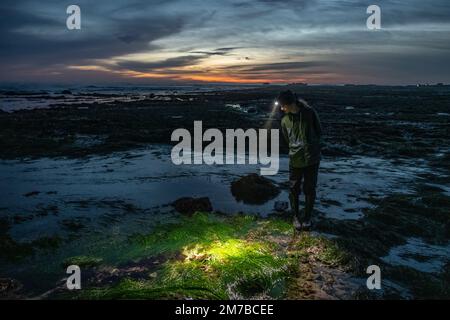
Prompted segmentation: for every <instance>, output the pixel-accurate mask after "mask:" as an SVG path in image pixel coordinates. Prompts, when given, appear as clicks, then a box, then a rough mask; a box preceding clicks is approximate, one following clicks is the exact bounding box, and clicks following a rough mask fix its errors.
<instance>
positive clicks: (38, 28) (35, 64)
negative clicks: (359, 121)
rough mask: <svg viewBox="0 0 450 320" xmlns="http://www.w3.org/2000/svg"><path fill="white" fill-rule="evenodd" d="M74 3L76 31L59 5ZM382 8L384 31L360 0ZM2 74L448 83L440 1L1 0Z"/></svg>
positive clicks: (449, 37) (448, 15) (90, 80)
mask: <svg viewBox="0 0 450 320" xmlns="http://www.w3.org/2000/svg"><path fill="white" fill-rule="evenodd" d="M70 4H77V5H79V6H80V8H81V30H68V29H67V28H66V18H67V16H68V15H67V14H66V8H67V6H68V5H70ZM371 4H377V5H379V6H380V7H381V11H382V14H381V17H382V30H376V31H374V30H368V29H367V27H366V19H367V17H368V16H369V15H368V14H367V13H366V9H367V7H368V6H369V5H371ZM0 12H1V19H0V29H1V45H0V58H1V59H0V64H1V69H2V72H1V74H0V82H3V83H9V82H40V83H82V84H94V83H136V84H184V83H195V82H221V83H222V82H234V83H262V82H271V83H286V82H308V83H330V84H339V83H357V84H366V83H375V84H412V83H418V82H421V83H426V82H429V83H435V82H445V83H450V63H449V60H450V59H449V58H450V1H448V0H431V1H423V0H406V1H400V0H398V1H393V0H392V1H378V2H376V1H373V0H370V1H357V0H347V1H345V0H344V1H339V0H336V1H334V0H329V1H321V0H298V1H295V0H283V1H276V0H231V1H226V0H201V1H200V0H161V1H156V0H155V1H151V0H134V1H133V0H128V1H124V0H120V1H113V0H110V1H103V0H100V1H84V0H83V1H82V0H73V1H70V2H69V1H56V0H41V1H35V0H29V1H21V0H14V1H10V0H2V1H1V2H0Z"/></svg>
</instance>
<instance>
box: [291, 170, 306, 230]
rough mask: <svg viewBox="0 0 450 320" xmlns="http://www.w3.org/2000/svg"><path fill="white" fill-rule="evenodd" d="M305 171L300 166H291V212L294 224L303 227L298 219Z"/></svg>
mask: <svg viewBox="0 0 450 320" xmlns="http://www.w3.org/2000/svg"><path fill="white" fill-rule="evenodd" d="M302 177H303V171H302V169H299V168H292V167H290V168H289V201H290V204H291V212H292V215H293V218H294V226H295V227H296V228H299V227H301V226H300V224H299V222H298V219H299V218H300V217H299V214H300V211H299V196H300V191H301V185H302Z"/></svg>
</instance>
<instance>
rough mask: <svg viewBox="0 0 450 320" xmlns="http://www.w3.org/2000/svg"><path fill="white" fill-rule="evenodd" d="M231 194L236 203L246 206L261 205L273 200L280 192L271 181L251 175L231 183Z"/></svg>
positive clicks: (254, 174)
mask: <svg viewBox="0 0 450 320" xmlns="http://www.w3.org/2000/svg"><path fill="white" fill-rule="evenodd" d="M231 193H232V195H233V197H234V198H235V199H236V200H237V201H242V202H244V203H248V204H263V203H265V202H267V201H269V200H271V199H273V198H275V197H276V196H277V195H278V194H279V193H280V190H279V189H278V187H277V186H276V185H275V184H274V183H273V182H272V181H271V180H269V179H267V178H265V177H262V176H260V175H257V174H256V173H252V174H249V175H247V176H245V177H242V178H239V179H238V180H236V181H233V182H232V183H231Z"/></svg>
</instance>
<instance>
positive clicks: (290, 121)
mask: <svg viewBox="0 0 450 320" xmlns="http://www.w3.org/2000/svg"><path fill="white" fill-rule="evenodd" d="M281 131H282V132H283V136H284V138H285V139H286V142H287V143H288V144H289V160H290V161H289V162H290V163H289V165H290V166H291V167H293V168H304V167H307V166H310V165H313V164H317V163H318V162H320V144H321V136H322V129H321V126H320V121H319V116H318V115H317V113H316V111H315V110H314V109H313V108H311V107H306V106H301V107H300V111H299V112H298V113H295V114H293V113H287V114H285V115H284V116H283V118H282V119H281Z"/></svg>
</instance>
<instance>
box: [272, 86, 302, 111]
mask: <svg viewBox="0 0 450 320" xmlns="http://www.w3.org/2000/svg"><path fill="white" fill-rule="evenodd" d="M297 100H298V99H297V95H296V94H295V93H293V92H292V91H291V90H286V91H282V92H280V94H279V95H278V98H277V100H276V102H275V103H276V104H277V105H278V106H279V107H280V109H281V111H283V112H295V111H296V110H298V107H297Z"/></svg>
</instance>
